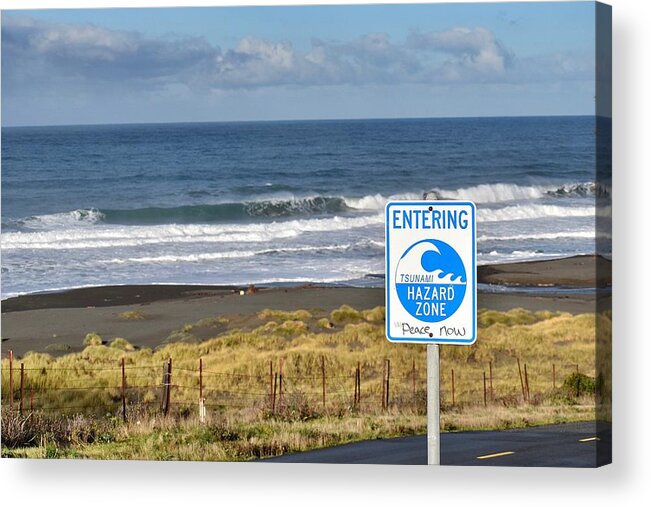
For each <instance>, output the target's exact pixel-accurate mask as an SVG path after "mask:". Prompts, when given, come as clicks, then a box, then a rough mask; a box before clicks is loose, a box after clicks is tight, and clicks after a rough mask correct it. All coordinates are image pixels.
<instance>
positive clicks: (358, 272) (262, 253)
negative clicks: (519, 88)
mask: <svg viewBox="0 0 651 507" xmlns="http://www.w3.org/2000/svg"><path fill="white" fill-rule="evenodd" d="M595 128H596V122H595V118H594V117H591V116H589V117H588V116H586V117H522V118H455V119H397V120H341V121H339V120H336V121H335V120H333V121H287V122H244V123H187V124H178V123H175V124H147V125H101V126H65V127H16V128H11V127H6V128H3V129H2V232H1V253H2V261H1V269H2V278H1V281H2V298H8V297H11V296H15V295H18V294H24V293H33V292H40V291H50V290H60V289H65V288H72V287H85V286H95V285H119V284H146V283H188V284H193V283H196V284H223V285H231V284H232V285H248V284H257V285H265V284H284V283H287V284H294V283H305V282H317V283H328V284H346V285H354V286H383V283H384V281H383V274H384V219H383V212H384V205H385V203H386V201H387V200H388V199H421V198H422V197H423V195H424V194H427V195H429V196H430V197H436V198H444V199H445V198H449V199H470V200H473V201H474V202H475V203H476V205H477V237H478V243H477V252H478V258H477V260H478V263H479V264H487V263H498V262H512V261H524V260H534V259H536V260H537V259H546V258H557V257H567V256H571V255H577V254H591V253H594V252H595V212H596V210H597V208H598V209H599V212H600V213H608V212H609V208H601V207H597V208H596V207H595V203H596V201H597V200H598V199H600V198H601V197H604V196H607V195H608V193H609V191H610V190H609V187H608V185H598V184H596V183H595V164H596V160H595ZM602 253H606V254H608V252H602Z"/></svg>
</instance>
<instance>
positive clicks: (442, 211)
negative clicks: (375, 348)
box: [385, 201, 477, 345]
mask: <svg viewBox="0 0 651 507" xmlns="http://www.w3.org/2000/svg"><path fill="white" fill-rule="evenodd" d="M385 244H386V309H387V316H386V317H387V318H386V335H387V338H388V339H389V340H390V341H392V342H402V343H438V344H456V345H471V344H472V343H474V342H475V340H476V339H477V318H476V317H477V282H476V227H475V205H474V204H473V203H472V202H469V201H391V202H389V203H387V205H386V242H385Z"/></svg>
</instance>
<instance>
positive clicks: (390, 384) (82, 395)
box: [2, 352, 581, 421]
mask: <svg viewBox="0 0 651 507" xmlns="http://www.w3.org/2000/svg"><path fill="white" fill-rule="evenodd" d="M421 360H422V358H421V357H419V358H418V361H417V359H416V358H413V359H412V361H411V365H410V367H408V368H405V367H404V361H403V364H402V368H401V369H400V370H397V371H396V368H395V365H394V364H392V362H391V360H390V359H380V360H378V361H376V362H375V363H372V364H368V363H367V364H361V363H360V362H358V363H357V365H356V367H355V368H352V369H351V371H350V372H349V373H348V374H334V373H337V372H333V373H331V372H330V371H329V369H328V365H327V363H326V358H325V356H321V357H320V361H319V362H318V368H316V371H311V372H310V373H309V374H307V375H306V374H302V375H299V374H296V373H294V374H292V373H291V372H289V374H287V373H286V372H285V367H284V361H283V360H282V359H278V360H276V361H273V360H271V361H269V362H268V363H267V364H266V365H265V366H264V368H259V369H258V370H266V373H264V374H259V375H252V374H244V373H234V372H225V371H217V370H216V369H212V368H210V367H206V366H207V365H206V364H205V363H204V360H203V359H199V360H198V361H196V362H195V363H194V367H192V365H190V364H189V362H188V361H187V360H185V361H179V363H180V365H177V364H176V363H175V362H174V361H173V359H172V358H169V359H168V360H166V361H165V362H164V363H163V364H162V365H141V366H138V365H132V364H129V365H128V364H126V363H125V359H124V358H122V359H121V361H120V362H119V363H118V364H102V365H99V366H97V365H95V364H93V365H85V366H84V367H80V366H78V365H77V366H71V367H69V368H67V367H51V368H49V367H32V368H26V367H25V364H24V363H23V362H21V363H20V364H16V361H15V360H14V357H13V354H12V353H11V352H9V355H8V362H7V364H6V366H5V365H3V368H2V379H3V383H2V387H3V388H2V402H3V406H8V408H9V410H12V411H13V410H17V411H19V412H20V413H21V414H24V413H27V412H28V411H29V412H31V411H44V412H55V413H56V412H60V413H91V412H94V413H109V414H112V415H114V416H116V417H121V418H122V420H124V421H126V420H127V418H128V417H129V415H130V414H131V413H138V414H139V413H141V412H142V411H143V410H146V411H147V412H150V413H160V414H163V415H168V414H170V412H175V413H182V414H185V415H188V416H189V415H192V414H196V415H197V416H198V417H199V419H200V420H204V419H205V418H206V416H207V414H208V413H215V412H224V411H226V410H231V409H253V410H261V411H265V412H266V413H267V414H268V415H269V416H270V417H275V416H282V415H283V414H285V413H286V412H287V411H294V412H296V411H303V412H305V413H306V414H309V413H315V412H322V413H328V412H331V413H333V412H338V411H342V410H345V411H351V410H354V411H360V412H386V411H389V410H411V411H416V412H418V413H424V412H425V410H426V372H425V371H424V369H423V368H418V367H417V365H420V364H422V361H421ZM481 368H482V367H481V365H480V366H477V365H475V366H474V367H472V368H471V367H461V368H460V367H459V366H458V365H457V366H456V368H452V367H450V368H448V367H447V366H446V364H445V363H442V365H441V372H440V376H441V405H442V406H443V407H444V408H446V407H450V406H451V407H461V406H482V405H483V406H484V407H488V406H489V405H493V404H505V405H506V404H524V403H534V402H536V400H537V399H539V398H540V397H541V396H544V395H547V394H550V393H553V392H555V391H557V389H558V388H559V387H560V386H561V385H562V384H563V382H564V379H565V378H567V377H568V375H570V374H572V373H575V372H576V373H578V372H579V365H576V364H572V365H568V364H559V365H556V364H552V365H551V367H550V368H547V367H545V368H542V367H541V366H535V367H533V368H532V366H531V365H527V363H525V362H522V361H520V359H519V358H516V359H512V360H509V361H501V362H500V364H499V368H496V365H495V364H494V363H493V362H492V361H490V362H489V363H488V364H486V365H485V367H484V368H483V370H482V369H481ZM546 369H548V370H549V371H546ZM380 372H381V374H379V373H380ZM578 378H579V377H578V376H577V379H578ZM577 382H578V380H577ZM571 394H572V393H571V392H570V395H571ZM580 394H581V393H580V390H579V385H578V384H577V389H576V397H578V396H579V395H580Z"/></svg>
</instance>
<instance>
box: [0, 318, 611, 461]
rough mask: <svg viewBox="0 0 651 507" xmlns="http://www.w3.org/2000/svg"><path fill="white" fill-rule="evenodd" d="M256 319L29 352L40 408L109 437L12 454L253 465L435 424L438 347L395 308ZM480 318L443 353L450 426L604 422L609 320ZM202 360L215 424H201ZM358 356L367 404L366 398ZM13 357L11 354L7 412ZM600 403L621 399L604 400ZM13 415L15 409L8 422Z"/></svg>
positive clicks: (44, 442) (28, 389)
mask: <svg viewBox="0 0 651 507" xmlns="http://www.w3.org/2000/svg"><path fill="white" fill-rule="evenodd" d="M257 318H258V319H259V321H258V325H257V327H254V328H252V329H247V330H242V329H226V330H224V329H225V328H224V326H223V325H222V324H224V322H219V323H217V324H219V325H218V326H216V327H214V332H215V334H216V336H215V337H214V338H211V339H207V340H203V341H198V342H196V343H189V342H176V343H167V344H163V345H161V346H160V347H158V348H157V349H154V350H152V349H148V348H142V349H134V348H132V347H130V344H129V343H128V342H126V340H124V341H122V340H121V339H115V340H114V341H113V342H111V344H110V345H108V346H107V345H101V344H96V343H95V342H96V340H94V341H93V343H95V344H93V345H89V346H87V347H86V348H85V349H84V350H83V351H81V352H79V353H73V354H67V355H63V356H60V357H58V358H55V357H52V356H50V355H48V354H39V353H29V354H26V355H25V357H23V358H20V359H17V360H16V363H15V366H16V364H18V362H22V363H23V364H24V367H25V372H26V377H25V393H32V396H33V403H34V406H35V408H36V409H37V412H38V413H42V414H43V417H54V418H57V417H58V418H64V419H65V418H68V417H74V414H78V413H82V414H84V417H88V418H89V419H90V420H91V421H93V424H98V425H99V426H101V428H102V431H99V430H98V432H99V433H101V434H104V435H105V438H104V439H101V438H97V439H93V441H92V442H86V443H84V444H83V445H77V444H75V443H74V442H73V441H69V442H68V443H65V442H62V441H59V440H56V439H50V440H51V441H49V440H48V438H49V437H47V438H45V437H44V436H43V435H40V437H39V438H38V439H37V442H34V441H32V442H31V443H30V444H26V445H22V446H21V445H17V446H14V447H13V448H11V449H9V448H7V449H5V448H3V455H7V456H8V455H12V456H35V455H39V456H40V455H45V454H47V453H49V454H50V455H51V454H53V453H54V454H57V453H58V455H59V456H68V457H96V458H112V459H119V458H127V457H128V458H133V459H216V460H221V459H228V460H241V459H251V458H255V457H260V456H271V455H277V454H281V453H284V452H290V451H299V450H305V449H310V448H316V447H322V446H328V445H334V444H339V443H344V442H349V441H354V440H362V439H366V438H379V437H390V436H399V435H407V434H414V433H423V432H425V431H426V417H425V406H426V403H425V401H426V390H425V378H426V365H425V362H426V356H425V354H426V351H425V347H422V346H420V345H408V344H393V343H390V342H388V341H387V340H386V338H385V336H384V322H383V321H384V308H381V307H378V308H375V309H372V310H366V311H357V310H355V309H353V308H350V307H346V306H344V307H341V308H340V309H338V310H335V311H333V312H332V313H331V314H329V315H325V316H324V315H323V314H320V313H319V312H317V311H309V312H308V311H305V310H303V311H296V312H284V311H276V310H265V311H264V312H260V314H258V316H257ZM479 320H480V325H479V338H478V340H477V342H476V344H474V345H472V346H468V347H465V346H442V347H441V349H440V350H441V425H442V428H443V429H444V430H447V431H460V430H464V429H473V430H474V429H500V428H510V427H523V426H528V425H535V424H547V423H558V422H569V421H578V420H593V419H594V418H595V394H597V395H599V394H601V395H603V393H607V392H610V380H609V378H603V375H601V376H600V375H597V374H596V369H597V368H596V366H597V365H595V337H596V335H597V334H598V332H599V333H600V334H599V336H598V337H597V339H598V340H600V341H602V342H603V343H604V344H606V343H609V342H610V333H609V331H608V330H609V329H610V315H608V314H596V315H595V314H583V315H576V316H572V315H570V314H565V313H552V312H527V311H526V310H521V309H518V310H512V311H510V312H493V311H485V310H482V311H480V312H479ZM206 324H208V323H206ZM208 327H209V326H208ZM604 330H605V331H604ZM220 331H221V332H220ZM125 342H126V343H125ZM100 343H101V338H100ZM170 358H171V359H172V363H173V364H172V384H173V387H172V388H171V401H172V408H171V410H170V415H169V416H168V417H166V418H164V417H161V415H160V399H161V395H162V388H161V378H162V368H163V365H164V364H165V363H166V362H167V361H168V360H169V359H170ZM122 359H124V362H125V372H126V381H127V385H128V389H127V391H126V399H127V402H128V405H127V406H128V420H127V423H126V424H124V423H122V422H121V417H120V416H121V412H120V410H121V380H122V378H121V368H120V364H121V361H122ZM199 359H201V363H202V368H203V375H202V389H203V395H204V398H205V404H206V407H207V417H208V421H207V422H206V423H205V424H200V423H199V421H198V402H199V374H198V367H199ZM387 359H388V360H390V363H391V384H390V404H389V407H388V409H386V410H383V408H382V405H381V398H382V392H383V384H384V382H383V376H384V367H385V360H387ZM518 359H519V360H520V363H521V367H522V369H524V368H525V365H526V371H527V380H528V385H529V393H530V395H529V397H528V399H525V397H523V395H522V387H521V382H520V374H519V370H518ZM606 360H607V359H606ZM322 364H323V365H324V366H325V371H326V404H325V406H324V405H323V400H322V387H323V386H322V377H321V371H322V370H321V367H322ZM358 364H359V366H360V370H361V403H360V404H359V405H355V404H354V403H353V393H354V385H355V384H354V383H355V381H354V378H355V371H356V368H357V365H358ZM281 365H282V366H281ZM577 365H578V371H579V374H578V375H577V373H576V372H577ZM7 366H8V364H7V360H6V359H5V360H3V362H2V368H3V372H2V373H3V374H2V393H3V405H4V406H5V407H6V406H7V396H8V388H9V385H8V375H7V374H6V373H7ZM600 366H604V365H600ZM270 368H271V369H272V371H270ZM281 368H282V373H283V388H282V389H283V398H282V400H281V399H277V400H276V402H275V406H274V407H273V408H272V396H271V394H272V392H273V389H272V385H273V380H274V374H276V380H277V374H279V373H280V372H281ZM453 369H454V375H455V393H454V397H455V399H454V403H452V392H451V390H452V386H451V376H452V375H451V372H452V370H453ZM604 369H605V370H607V369H608V368H607V365H605V367H604ZM491 371H492V377H489V378H492V388H493V389H492V391H489V392H488V396H487V398H488V399H487V406H486V407H485V406H484V389H483V385H484V373H485V374H486V375H487V376H488V375H490V372H491ZM553 372H555V376H556V378H555V381H556V387H554V385H553V380H554V379H553V376H552V375H553ZM15 374H16V371H14V375H15ZM577 379H578V384H577ZM14 380H15V382H16V377H14ZM577 385H578V386H579V392H578V393H577V392H575V387H576V386H577ZM16 386H17V384H16V383H15V386H14V397H15V399H16V397H17V391H16V389H17V387H16ZM489 387H490V386H489ZM278 391H279V389H278ZM577 394H578V395H577ZM28 395H29V394H28ZM600 400H601V402H602V403H605V404H608V403H609V402H610V400H609V398H607V397H606V398H604V397H603V396H602V397H601V398H600ZM80 407H81V408H80ZM41 409H42V410H41ZM5 419H6V417H5V416H4V415H3V425H4V420H5ZM3 429H4V428H3ZM3 439H4V436H3ZM3 442H4V440H3ZM53 449H54V450H53ZM39 453H40V454H39Z"/></svg>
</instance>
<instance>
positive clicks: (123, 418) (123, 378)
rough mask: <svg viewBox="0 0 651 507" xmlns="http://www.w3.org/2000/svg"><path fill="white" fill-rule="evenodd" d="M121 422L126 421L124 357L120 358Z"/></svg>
mask: <svg viewBox="0 0 651 507" xmlns="http://www.w3.org/2000/svg"><path fill="white" fill-rule="evenodd" d="M121 363H122V389H121V394H122V422H124V423H126V422H127V377H126V375H125V371H124V358H122V361H121Z"/></svg>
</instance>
